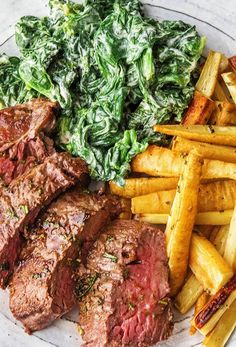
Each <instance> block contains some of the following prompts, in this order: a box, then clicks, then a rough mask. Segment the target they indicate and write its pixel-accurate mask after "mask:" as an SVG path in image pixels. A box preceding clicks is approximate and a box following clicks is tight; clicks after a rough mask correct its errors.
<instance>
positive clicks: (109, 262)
mask: <svg viewBox="0 0 236 347" xmlns="http://www.w3.org/2000/svg"><path fill="white" fill-rule="evenodd" d="M87 269H88V270H87V275H86V277H85V278H84V279H83V281H84V282H83V283H81V285H80V288H86V287H87V285H89V284H90V285H91V284H92V283H94V282H95V283H94V285H93V290H92V291H90V292H89V294H88V295H87V296H85V297H84V298H83V299H82V301H81V304H80V326H81V331H82V332H83V339H84V341H85V342H86V343H85V345H86V346H91V347H92V346H94V347H95V346H96V347H103V346H107V347H108V346H109V347H111V346H112V347H115V346H117V347H118V346H132V347H133V346H150V345H153V344H155V343H156V342H158V341H161V340H164V339H166V338H167V337H168V336H169V335H170V333H171V331H172V325H173V324H172V318H173V317H172V310H171V305H170V299H169V296H168V295H169V284H168V268H167V255H166V247H165V241H164V235H163V233H162V231H160V230H159V229H157V228H156V227H154V226H150V225H148V224H144V223H140V222H137V221H124V220H123V221H121V220H117V221H114V222H113V223H112V224H110V225H109V226H108V228H107V229H106V230H105V232H104V233H102V234H101V236H100V237H99V239H98V240H97V241H96V242H95V244H94V247H93V249H92V251H91V252H90V253H89V256H88V260H87ZM81 281H82V279H81ZM86 283H88V284H86Z"/></svg>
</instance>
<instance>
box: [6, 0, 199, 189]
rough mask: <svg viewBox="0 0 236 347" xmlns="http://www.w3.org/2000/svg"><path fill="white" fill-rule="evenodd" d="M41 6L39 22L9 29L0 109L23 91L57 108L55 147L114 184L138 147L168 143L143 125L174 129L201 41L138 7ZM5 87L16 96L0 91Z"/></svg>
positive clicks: (92, 0) (59, 2)
mask: <svg viewBox="0 0 236 347" xmlns="http://www.w3.org/2000/svg"><path fill="white" fill-rule="evenodd" d="M49 5H50V8H51V15H50V16H49V17H43V18H37V17H33V16H25V17H22V18H21V19H20V20H19V22H18V23H17V25H16V42H17V45H18V47H19V49H20V53H21V58H20V61H19V62H17V67H16V68H15V70H14V73H15V74H18V75H19V80H18V77H17V78H16V77H15V76H14V78H13V77H11V71H12V70H11V71H9V73H8V72H7V78H8V80H7V81H6V82H5V81H4V79H5V77H3V81H4V88H3V90H2V92H1V91H0V93H1V95H0V102H1V103H3V101H4V106H10V105H12V104H14V103H15V101H18V100H19V101H21V102H23V101H25V100H27V99H28V98H29V96H30V95H29V94H30V93H32V90H34V92H33V93H35V94H36V95H37V94H38V93H40V94H42V95H45V96H47V97H48V98H50V99H55V100H57V101H59V103H60V105H61V107H62V116H61V117H60V119H59V121H58V127H57V144H58V145H59V146H60V147H62V148H63V149H66V150H67V151H69V152H70V153H72V154H73V155H75V156H80V157H81V158H83V159H84V160H85V161H86V162H87V163H88V165H89V167H90V174H91V176H92V177H93V178H94V179H99V180H115V181H116V182H118V183H119V184H122V183H124V181H123V177H125V175H127V173H128V172H129V170H130V165H129V163H130V161H131V159H132V158H133V157H134V156H135V155H136V154H137V153H140V152H142V151H143V150H145V148H146V147H147V144H148V142H161V143H162V144H166V143H168V141H167V140H166V139H165V137H163V136H162V135H160V134H157V133H155V132H154V131H153V125H154V124H157V123H163V122H168V121H172V120H175V121H178V122H179V121H181V119H182V117H183V113H184V110H185V109H186V108H187V106H188V103H189V102H190V100H191V98H192V95H193V91H194V87H193V86H194V82H195V78H196V74H197V69H196V68H197V63H198V60H199V58H200V56H201V53H202V50H203V46H204V43H205V38H201V37H200V36H199V35H198V33H197V31H196V29H195V27H194V26H190V25H188V24H185V23H183V22H181V21H163V22H156V21H154V20H152V19H150V18H147V17H145V16H144V14H143V12H142V11H141V5H140V2H139V1H138V0H134V1H133V0H132V1H131V0H116V1H112V0H108V1H105V0H86V1H85V3H84V4H83V5H80V4H76V3H73V2H71V1H66V0H50V1H49ZM18 72H19V73H18ZM18 75H17V76H18ZM12 80H14V81H16V82H15V83H16V84H17V86H18V84H19V83H20V85H19V88H18V87H17V88H16V87H14V88H12V89H11V88H10V87H7V85H12ZM0 81H1V75H0ZM9 82H10V83H9ZM25 85H26V88H28V89H27V90H26V92H25V95H24V94H22V92H21V93H20V94H21V95H20V97H19V90H20V91H21V90H22V89H23V88H22V87H24V86H25ZM2 100H3V101H2Z"/></svg>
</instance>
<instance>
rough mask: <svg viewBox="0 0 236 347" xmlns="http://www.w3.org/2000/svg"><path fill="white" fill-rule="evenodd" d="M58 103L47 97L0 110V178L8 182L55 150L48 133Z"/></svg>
mask: <svg viewBox="0 0 236 347" xmlns="http://www.w3.org/2000/svg"><path fill="white" fill-rule="evenodd" d="M58 110H59V105H58V104H57V103H55V102H51V101H49V100H47V99H34V100H32V101H30V102H28V103H26V104H23V105H17V106H14V107H9V108H6V109H3V110H0V178H1V179H2V183H3V184H7V185H8V184H9V183H10V182H11V181H12V180H13V179H14V178H16V177H18V176H19V175H21V174H23V173H24V172H26V171H27V170H29V169H30V168H31V167H33V166H35V165H37V164H39V163H42V162H43V161H44V159H45V158H46V157H47V156H50V155H52V154H53V153H55V150H54V148H53V141H52V140H50V139H49V138H47V137H46V136H45V135H44V134H50V133H51V131H52V130H53V129H54V127H55V116H56V115H57V113H58Z"/></svg>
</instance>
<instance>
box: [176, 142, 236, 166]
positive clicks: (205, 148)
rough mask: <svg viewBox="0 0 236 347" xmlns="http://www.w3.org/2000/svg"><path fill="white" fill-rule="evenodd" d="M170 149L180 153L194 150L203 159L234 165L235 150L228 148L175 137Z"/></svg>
mask: <svg viewBox="0 0 236 347" xmlns="http://www.w3.org/2000/svg"><path fill="white" fill-rule="evenodd" d="M172 149H173V150H174V151H177V152H181V153H189V152H190V151H192V150H195V151H196V153H197V154H198V155H200V156H202V157H203V158H204V159H212V160H221V161H226V162H229V163H236V148H235V147H229V146H218V145H212V144H210V143H204V142H197V141H191V140H187V139H184V138H180V137H176V138H175V140H174V141H173V144H172Z"/></svg>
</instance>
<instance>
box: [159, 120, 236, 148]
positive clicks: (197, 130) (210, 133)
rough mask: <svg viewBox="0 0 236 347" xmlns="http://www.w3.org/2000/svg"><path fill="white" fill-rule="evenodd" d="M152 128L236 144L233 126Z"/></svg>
mask: <svg viewBox="0 0 236 347" xmlns="http://www.w3.org/2000/svg"><path fill="white" fill-rule="evenodd" d="M154 130H155V131H157V132H160V133H163V134H166V135H172V136H180V137H183V138H186V139H189V140H195V141H200V142H206V143H213V144H216V145H224V146H236V127H235V126H231V127H230V126H215V125H181V124H174V125H168V124H167V125H155V126H154Z"/></svg>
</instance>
